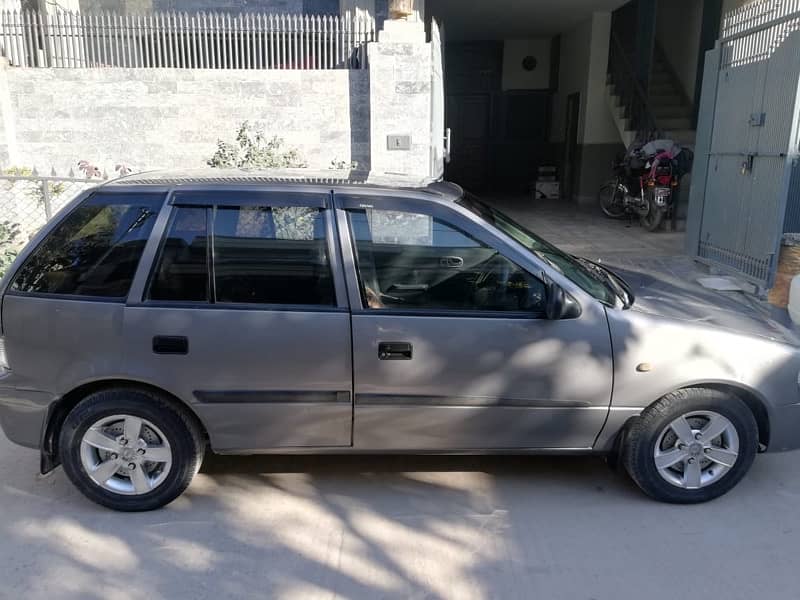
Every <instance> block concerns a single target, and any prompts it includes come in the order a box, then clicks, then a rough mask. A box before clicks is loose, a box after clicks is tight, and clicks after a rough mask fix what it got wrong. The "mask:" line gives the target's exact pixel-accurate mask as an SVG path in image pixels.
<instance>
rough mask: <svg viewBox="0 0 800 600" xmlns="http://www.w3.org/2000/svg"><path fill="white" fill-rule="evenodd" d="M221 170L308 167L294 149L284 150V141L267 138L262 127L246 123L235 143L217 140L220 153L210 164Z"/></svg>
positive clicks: (275, 137) (238, 133) (210, 160)
mask: <svg viewBox="0 0 800 600" xmlns="http://www.w3.org/2000/svg"><path fill="white" fill-rule="evenodd" d="M207 164H208V166H209V167H214V168H218V169H224V168H237V169H286V168H303V167H306V166H307V164H306V162H305V161H304V160H303V158H302V157H301V156H300V153H299V152H298V151H297V150H296V149H294V148H290V149H286V148H284V141H283V139H281V138H279V137H277V136H273V137H271V138H270V137H267V135H266V134H265V133H264V129H263V127H261V126H259V125H251V124H250V122H249V121H244V122H243V123H242V124H241V125H240V126H239V130H238V131H237V132H236V141H235V142H232V143H231V142H226V141H224V140H217V151H216V152H215V153H214V156H212V157H211V158H210V159H209V160H208V161H207Z"/></svg>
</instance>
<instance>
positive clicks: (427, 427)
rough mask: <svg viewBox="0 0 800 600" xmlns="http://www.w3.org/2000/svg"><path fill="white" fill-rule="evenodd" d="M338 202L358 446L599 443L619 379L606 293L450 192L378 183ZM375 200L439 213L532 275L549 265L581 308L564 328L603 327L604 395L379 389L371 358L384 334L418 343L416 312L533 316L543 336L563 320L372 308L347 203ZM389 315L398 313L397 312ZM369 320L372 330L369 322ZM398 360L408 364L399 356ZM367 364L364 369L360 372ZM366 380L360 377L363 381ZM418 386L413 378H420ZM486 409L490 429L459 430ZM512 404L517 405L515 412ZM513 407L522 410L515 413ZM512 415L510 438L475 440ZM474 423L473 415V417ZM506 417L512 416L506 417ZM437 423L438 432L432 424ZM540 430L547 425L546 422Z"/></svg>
mask: <svg viewBox="0 0 800 600" xmlns="http://www.w3.org/2000/svg"><path fill="white" fill-rule="evenodd" d="M334 206H335V211H336V221H337V227H338V229H339V235H340V241H341V246H342V254H343V257H344V259H343V265H344V267H345V269H346V273H345V280H346V282H347V287H348V295H349V299H350V304H351V307H352V308H351V314H352V319H351V322H352V331H353V450H355V451H366V452H387V451H388V452H395V451H400V452H414V451H419V452H461V451H466V452H473V451H486V452H496V451H509V450H514V451H521V452H527V451H538V450H553V449H561V450H564V449H567V450H574V451H590V450H591V449H592V447H593V444H594V443H595V442H596V440H597V438H598V436H599V435H600V434H601V433H602V431H603V426H604V423H605V421H606V419H607V416H608V414H609V411H610V406H611V399H612V390H611V382H612V381H613V373H612V371H611V367H610V365H611V364H613V359H612V358H611V357H612V355H613V348H612V347H611V340H610V333H609V331H608V328H607V316H606V314H605V308H604V307H603V306H602V305H601V304H600V302H598V301H597V300H595V299H594V298H593V297H591V296H590V295H589V294H588V293H586V292H584V291H583V290H582V289H581V288H579V287H578V286H577V285H576V284H574V283H573V282H571V281H570V280H569V279H567V278H566V277H564V276H563V275H562V274H561V273H559V272H558V271H556V270H555V269H554V268H552V267H550V266H549V265H546V264H545V263H544V261H541V259H538V257H536V256H535V255H534V254H532V253H531V252H530V251H528V250H527V249H525V248H524V247H523V246H522V245H521V244H519V243H518V242H516V241H515V240H513V239H512V238H510V237H509V236H507V235H506V234H504V233H503V232H502V231H499V230H498V229H496V228H495V227H494V226H492V225H491V224H489V223H486V222H485V221H483V220H482V219H481V218H480V217H478V216H477V215H475V214H474V213H472V212H471V211H469V210H468V209H466V208H464V207H461V206H459V205H457V204H455V203H453V202H452V201H445V200H440V199H432V198H425V199H422V198H420V197H415V194H413V193H408V192H402V191H400V190H398V191H397V192H396V193H387V192H384V191H381V192H379V193H377V194H376V193H375V192H372V191H371V190H347V191H340V192H336V191H335V192H334ZM369 208H374V209H378V210H390V211H391V210H396V211H406V212H421V213H423V214H426V215H430V216H431V217H432V218H442V219H443V220H445V221H446V222H447V223H448V224H450V225H453V226H454V227H456V228H458V229H460V230H462V231H463V232H464V233H466V234H468V235H470V236H472V237H474V238H475V239H476V240H478V241H480V242H483V243H486V244H488V245H489V246H490V247H492V248H494V249H495V250H497V251H498V252H499V253H500V254H501V255H503V256H504V257H506V258H508V259H510V260H512V261H513V262H515V263H516V264H517V265H519V266H520V267H522V268H524V269H526V270H527V271H528V272H529V273H530V274H532V275H534V276H536V277H539V278H541V277H542V274H545V275H547V276H548V277H550V278H551V279H552V280H553V281H555V282H556V283H557V284H559V285H562V287H563V288H564V290H565V291H566V292H567V293H569V294H571V295H573V296H574V298H575V300H576V301H577V302H578V303H579V304H580V306H581V308H582V311H581V315H580V316H579V317H578V318H576V319H571V320H567V321H564V322H563V323H564V328H563V329H560V330H559V331H560V333H559V335H560V336H561V338H563V339H564V340H566V341H567V343H571V342H574V341H576V340H578V339H580V340H584V339H592V338H590V337H586V336H597V337H595V338H594V342H593V344H592V346H593V347H594V348H595V350H594V351H593V352H596V353H597V356H598V357H600V358H601V359H603V360H604V361H606V362H605V363H604V364H607V365H609V372H608V382H607V383H608V389H607V390H606V389H603V387H602V386H599V387H598V389H597V393H598V394H599V395H598V396H597V397H596V398H595V399H594V401H593V403H592V404H587V405H586V406H578V403H577V402H574V401H573V402H570V401H569V400H568V399H564V398H556V397H554V398H553V399H552V400H550V401H548V399H546V400H544V401H542V402H540V401H537V400H536V399H535V398H532V397H530V398H527V400H524V399H523V400H519V402H520V403H519V404H517V405H515V406H512V404H513V402H518V400H513V402H512V401H511V400H509V402H512V403H511V404H509V403H498V404H496V405H495V404H494V403H492V402H489V403H477V404H472V405H471V404H470V402H471V400H470V399H469V398H467V397H466V396H459V395H458V394H457V393H456V394H453V395H452V396H451V395H449V394H445V395H441V394H434V395H431V392H420V395H419V396H417V395H413V394H412V395H408V394H409V390H408V389H407V390H405V393H400V394H399V395H398V394H393V393H389V392H388V391H387V390H380V389H379V388H380V386H378V388H376V385H377V384H376V383H375V381H371V379H374V378H375V377H376V376H377V377H378V380H381V377H382V375H381V374H380V373H378V374H377V375H376V372H374V371H372V369H373V367H372V366H370V365H371V364H374V363H373V361H377V360H378V356H377V353H378V351H379V347H378V345H377V343H378V342H384V343H389V342H393V343H405V342H413V341H414V340H415V335H414V334H411V337H410V338H405V337H403V336H404V335H405V334H407V333H409V331H411V330H412V329H415V330H416V331H420V330H419V324H420V322H419V321H418V319H422V318H431V317H432V318H438V319H447V320H452V323H453V324H457V323H458V322H464V321H470V320H475V321H482V322H483V323H482V324H483V327H484V330H485V328H486V326H487V321H489V320H493V319H494V320H497V321H498V323H497V327H498V328H501V329H502V327H504V326H505V325H506V323H508V324H509V325H512V327H518V326H519V324H520V323H522V321H525V320H528V321H530V324H531V326H532V328H535V329H532V331H540V332H542V333H543V334H544V335H551V333H545V332H552V331H553V328H557V327H559V324H558V322H555V321H548V320H547V319H545V318H543V317H541V316H540V315H536V314H534V313H524V312H508V313H502V312H495V313H492V312H488V311H486V312H485V311H469V310H467V311H460V310H459V311H448V310H435V309H433V310H425V309H418V310H398V309H382V310H375V309H369V308H367V307H365V306H364V305H363V301H362V297H361V291H360V290H361V285H360V282H359V275H358V271H357V260H356V257H355V249H354V245H353V237H352V235H351V231H350V224H349V222H348V221H349V219H348V216H347V211H348V210H352V209H356V210H363V209H369ZM373 319H378V320H380V321H379V323H380V325H379V326H378V327H379V329H380V330H381V331H383V329H386V334H387V335H390V332H391V335H394V336H395V337H398V339H385V340H383V339H380V338H379V337H373V336H372V335H371V334H370V333H367V332H368V331H369V329H370V327H374V325H370V323H374V321H373ZM386 319H388V324H389V325H388V326H386V324H385V323H384V321H383V320H386ZM392 319H395V320H394V321H392ZM440 322H441V323H442V324H444V323H446V321H444V322H442V321H440ZM432 325H433V323H432ZM365 326H366V328H367V329H366V330H364V327H365ZM408 328H411V329H408ZM440 329H441V328H440ZM492 329H495V327H494V326H492ZM526 330H527V328H526ZM376 331H377V330H376ZM423 331H424V330H423ZM511 331H515V332H518V331H519V329H512V330H511ZM361 332H363V334H362V333H361ZM404 332H405V333H404ZM364 335H366V337H364ZM381 335H383V333H381ZM390 337H391V336H390ZM416 337H418V335H417V336H416ZM401 338H402V339H401ZM437 339H441V338H437ZM417 341H419V340H417ZM412 350H413V348H412ZM423 350H424V348H423ZM414 354H416V352H415V353H414ZM387 364H389V363H387ZM397 364H398V366H401V367H402V363H397ZM362 369H363V370H364V371H361V370H362ZM359 372H362V375H363V377H361V378H360V376H359ZM544 373H547V371H544ZM539 376H540V377H542V376H544V377H547V375H542V372H540V373H539ZM359 381H361V382H362V383H359ZM411 385H412V386H413V385H416V384H415V383H413V384H411ZM603 385H605V384H603ZM497 400H503V398H500V397H498V398H497ZM507 400H508V399H507ZM481 411H489V412H487V413H486V414H487V416H489V417H490V420H489V421H487V425H486V426H485V427H488V428H489V429H485V427H484V431H483V432H481V434H480V435H478V437H475V435H476V431H477V430H475V429H474V426H473V429H471V430H469V431H467V430H463V429H461V426H460V425H459V424H458V420H459V419H464V418H467V419H468V420H469V419H470V415H472V416H477V414H479V413H480V412H481ZM505 411H512V412H513V414H512V412H505ZM515 411H522V412H519V413H516V412H515ZM562 417H563V418H564V420H563V421H561V420H560V419H561V418H562ZM509 418H513V419H514V421H513V422H514V423H517V425H518V427H516V430H517V433H513V432H511V430H510V429H509V431H508V432H507V434H506V437H503V436H500V437H498V438H497V442H496V443H497V444H499V445H497V446H493V445H492V444H491V443H486V444H483V443H481V442H479V441H476V440H478V439H479V438H480V439H485V435H483V434H486V433H488V432H489V431H490V430H491V425H490V423H495V424H496V425H497V424H499V423H503V422H504V419H509ZM551 419H556V420H557V422H556V421H554V422H553V425H552V430H549V431H548V434H547V435H544V434H543V435H542V437H539V438H536V439H534V438H533V437H527V435H525V436H521V435H518V433H519V431H520V428H521V429H522V430H524V429H525V428H526V427H535V428H536V429H539V428H540V427H541V426H543V424H544V423H546V422H548V420H551ZM472 422H473V423H476V422H475V421H472ZM505 422H506V424H508V421H505ZM387 423H393V425H388V424H387ZM570 423H574V425H573V426H570V425H569V424H570ZM432 427H433V428H434V430H435V431H436V432H438V433H435V434H433V433H431V431H432V430H431V428H432ZM478 427H480V426H478ZM541 431H542V432H544V430H541ZM459 432H460V433H459ZM432 435H433V436H434V437H436V438H437V439H436V440H435V441H434V438H433V437H431V436H432ZM448 436H449V437H448ZM548 436H549V437H548ZM575 440H580V442H579V443H577V444H574V445H563V444H569V443H570V441H575Z"/></svg>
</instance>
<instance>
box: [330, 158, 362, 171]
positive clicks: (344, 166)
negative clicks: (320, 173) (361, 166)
mask: <svg viewBox="0 0 800 600" xmlns="http://www.w3.org/2000/svg"><path fill="white" fill-rule="evenodd" d="M330 168H331V170H333V171H344V170H350V171H358V161H357V160H352V161H350V162H347V161H346V160H340V159H335V160H332V161H331V166H330Z"/></svg>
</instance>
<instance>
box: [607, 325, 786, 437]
mask: <svg viewBox="0 0 800 600" xmlns="http://www.w3.org/2000/svg"><path fill="white" fill-rule="evenodd" d="M608 322H609V329H610V332H611V340H612V345H613V352H614V390H613V394H612V400H611V406H612V410H615V411H630V412H635V411H636V410H637V409H638V410H641V409H644V408H646V407H647V406H649V405H650V404H652V403H653V402H655V401H656V400H658V399H659V398H662V397H663V396H665V395H666V394H668V393H669V392H672V391H674V390H676V389H681V388H686V387H700V386H703V385H715V386H720V385H724V386H729V387H733V388H735V389H739V390H741V391H742V393H743V394H746V395H747V396H748V397H750V398H754V399H756V400H757V401H758V402H760V403H761V404H763V406H764V408H765V409H766V413H767V415H768V418H769V421H770V423H769V425H770V431H771V437H770V450H786V449H791V448H796V447H800V409H797V407H798V405H800V393H798V372H800V352H798V349H797V348H795V347H794V346H791V345H788V344H785V343H783V342H779V341H775V340H770V339H768V338H762V337H758V336H753V335H747V334H740V333H737V332H734V331H729V330H725V329H721V328H714V327H710V326H708V325H705V324H698V323H693V322H684V321H679V320H676V319H670V318H665V317H660V316H655V315H649V314H645V313H641V312H637V311H635V310H629V311H613V310H609V311H608ZM787 419H788V420H790V421H791V423H786V422H784V421H785V420H787ZM795 425H797V427H796V428H795Z"/></svg>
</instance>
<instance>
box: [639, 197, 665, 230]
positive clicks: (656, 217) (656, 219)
mask: <svg viewBox="0 0 800 600" xmlns="http://www.w3.org/2000/svg"><path fill="white" fill-rule="evenodd" d="M666 214H667V211H666V210H664V209H663V208H659V207H657V206H656V205H655V202H653V201H652V200H651V201H650V207H649V210H648V211H647V214H646V215H642V216H641V217H640V218H639V221H640V222H641V224H642V227H644V228H645V229H646V230H647V231H649V232H651V233H653V232H656V231H658V230H659V229H660V228H661V224H662V223H663V222H664V217H665V216H666Z"/></svg>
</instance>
